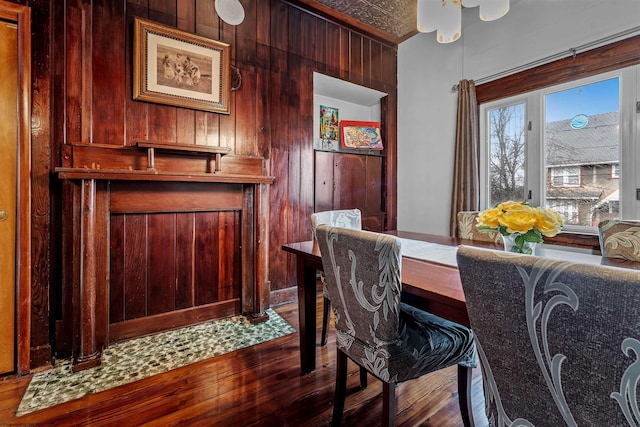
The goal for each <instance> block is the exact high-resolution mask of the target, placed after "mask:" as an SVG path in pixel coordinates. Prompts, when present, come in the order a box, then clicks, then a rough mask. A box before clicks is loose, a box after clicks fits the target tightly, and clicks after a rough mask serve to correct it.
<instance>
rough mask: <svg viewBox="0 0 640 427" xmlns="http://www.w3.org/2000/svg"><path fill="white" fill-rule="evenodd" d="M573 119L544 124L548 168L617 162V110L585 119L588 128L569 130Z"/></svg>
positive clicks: (618, 157)
mask: <svg viewBox="0 0 640 427" xmlns="http://www.w3.org/2000/svg"><path fill="white" fill-rule="evenodd" d="M572 120H573V119H568V120H559V121H557V122H550V123H547V128H546V135H545V136H546V147H547V153H546V155H547V158H546V163H547V165H548V166H569V165H576V166H577V165H591V164H604V163H617V162H618V161H619V160H620V156H619V148H618V146H619V140H620V138H619V131H618V130H619V127H618V112H617V111H613V112H610V113H602V114H594V115H592V116H588V120H589V121H588V123H587V125H586V126H584V127H583V128H579V129H575V128H573V127H571V123H572ZM574 125H575V122H574Z"/></svg>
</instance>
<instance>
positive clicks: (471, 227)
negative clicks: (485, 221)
mask: <svg viewBox="0 0 640 427" xmlns="http://www.w3.org/2000/svg"><path fill="white" fill-rule="evenodd" d="M479 214H480V212H478V211H461V212H458V236H457V237H458V238H460V239H466V240H475V241H481V242H493V243H502V237H500V233H498V232H497V231H492V232H490V233H482V232H480V231H478V229H477V228H476V224H477V223H478V215H479Z"/></svg>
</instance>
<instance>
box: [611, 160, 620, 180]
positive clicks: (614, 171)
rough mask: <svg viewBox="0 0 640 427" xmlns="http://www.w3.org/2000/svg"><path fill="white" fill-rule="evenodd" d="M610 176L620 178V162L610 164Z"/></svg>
mask: <svg viewBox="0 0 640 427" xmlns="http://www.w3.org/2000/svg"><path fill="white" fill-rule="evenodd" d="M611 178H620V163H614V164H612V165H611Z"/></svg>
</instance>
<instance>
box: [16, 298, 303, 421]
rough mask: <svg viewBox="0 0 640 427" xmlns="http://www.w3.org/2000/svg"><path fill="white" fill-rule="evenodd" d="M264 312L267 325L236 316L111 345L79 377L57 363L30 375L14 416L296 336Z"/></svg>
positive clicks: (67, 362)
mask: <svg viewBox="0 0 640 427" xmlns="http://www.w3.org/2000/svg"><path fill="white" fill-rule="evenodd" d="M267 313H268V314H269V320H268V321H266V322H263V323H259V324H256V325H252V324H251V323H249V321H248V320H247V319H246V318H245V317H244V316H234V317H230V318H227V319H219V320H213V321H210V322H207V323H203V324H199V325H194V326H189V327H186V328H181V329H176V330H173V331H168V332H162V333H159V334H155V335H150V336H147V337H143V338H138V339H134V340H130V341H126V342H123V343H119V344H114V345H112V346H110V347H108V348H107V349H106V350H105V351H104V352H103V353H102V364H101V365H100V366H97V367H95V368H91V369H86V370H84V371H80V372H72V371H71V359H65V360H60V361H58V362H57V364H56V367H55V368H54V369H52V370H50V371H47V372H42V373H39V374H36V375H34V377H33V378H32V379H31V383H30V384H29V387H28V388H27V391H26V393H25V395H24V397H23V398H22V401H21V402H20V406H19V407H18V411H17V412H16V417H19V416H21V415H25V414H28V413H30V412H34V411H38V410H40V409H44V408H48V407H50V406H54V405H58V404H60V403H64V402H67V401H69V400H73V399H78V398H80V397H82V396H86V395H89V394H93V393H98V392H101V391H104V390H107V389H109V388H112V387H117V386H119V385H122V384H127V383H130V382H133V381H137V380H141V379H143V378H147V377H150V376H152V375H157V374H161V373H163V372H167V371H169V370H171V369H176V368H179V367H182V366H185V365H188V364H191V363H195V362H199V361H201V360H205V359H209V358H211V357H215V356H219V355H221V354H225V353H229V352H231V351H234V350H238V349H241V348H245V347H249V346H252V345H255V344H260V343H262V342H265V341H269V340H272V339H275V338H279V337H282V336H285V335H288V334H291V333H293V332H295V329H293V327H291V325H289V324H288V323H287V322H286V321H285V320H284V319H282V318H281V317H280V316H279V315H278V314H277V313H276V312H275V311H273V310H272V309H268V310H267Z"/></svg>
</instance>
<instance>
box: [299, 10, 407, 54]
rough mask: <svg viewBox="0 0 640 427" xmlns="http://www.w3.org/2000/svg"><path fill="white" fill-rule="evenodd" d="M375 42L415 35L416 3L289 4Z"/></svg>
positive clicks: (392, 40)
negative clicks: (374, 38) (351, 28)
mask: <svg viewBox="0 0 640 427" xmlns="http://www.w3.org/2000/svg"><path fill="white" fill-rule="evenodd" d="M293 2H294V3H301V4H305V5H307V6H311V8H313V9H315V10H317V11H319V12H321V13H323V14H324V15H329V16H332V17H334V18H335V19H337V20H339V21H341V22H347V23H348V24H351V25H352V26H355V27H356V28H358V29H360V30H362V31H364V32H367V33H370V34H372V35H374V36H377V37H379V38H382V39H385V40H387V41H391V42H393V43H396V44H397V43H399V42H401V41H402V40H405V39H407V38H408V37H410V36H412V35H414V34H416V33H417V30H416V0H297V1H296V0H293Z"/></svg>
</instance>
